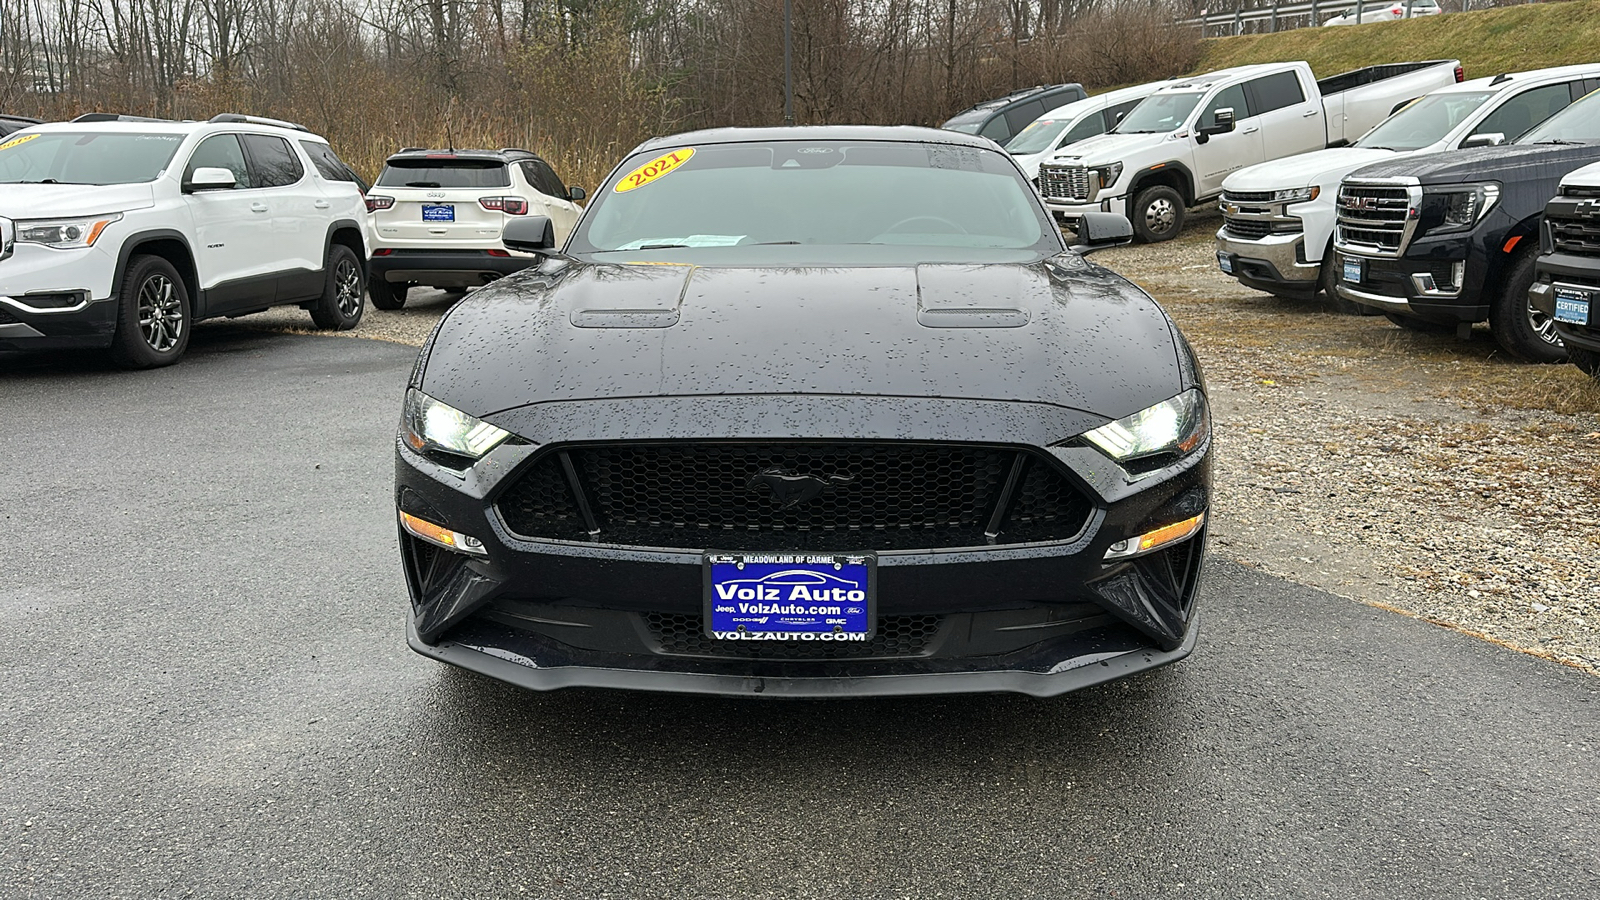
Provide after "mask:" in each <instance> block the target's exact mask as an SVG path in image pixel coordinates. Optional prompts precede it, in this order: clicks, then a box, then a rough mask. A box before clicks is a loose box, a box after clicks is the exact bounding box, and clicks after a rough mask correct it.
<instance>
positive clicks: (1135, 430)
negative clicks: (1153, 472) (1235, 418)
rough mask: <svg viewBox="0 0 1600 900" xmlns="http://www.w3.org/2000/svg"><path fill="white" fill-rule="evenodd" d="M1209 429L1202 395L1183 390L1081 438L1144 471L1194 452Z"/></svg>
mask: <svg viewBox="0 0 1600 900" xmlns="http://www.w3.org/2000/svg"><path fill="white" fill-rule="evenodd" d="M1210 430H1211V419H1210V415H1209V413H1208V411H1207V409H1206V398H1205V395H1204V394H1202V393H1200V392H1199V391H1198V390H1187V391H1184V392H1183V393H1181V394H1179V395H1178V396H1176V397H1173V398H1172V399H1170V400H1163V401H1161V402H1160V403H1157V404H1156V405H1154V406H1150V407H1146V408H1145V409H1141V410H1139V411H1138V412H1136V413H1134V414H1133V415H1130V416H1123V417H1122V418H1120V419H1118V420H1116V421H1115V422H1109V423H1107V424H1105V425H1101V426H1100V427H1099V428H1096V429H1094V430H1093V431H1088V432H1085V433H1084V435H1083V437H1084V440H1087V441H1088V442H1089V443H1090V444H1093V445H1094V446H1095V447H1098V448H1099V449H1100V451H1101V452H1103V453H1104V454H1105V455H1107V456H1109V457H1111V458H1112V459H1114V460H1116V461H1117V462H1119V463H1122V464H1123V465H1124V466H1125V467H1127V466H1128V464H1130V463H1137V462H1139V461H1144V463H1145V464H1144V465H1137V466H1134V467H1133V468H1135V469H1139V470H1146V471H1148V470H1149V469H1151V468H1154V467H1157V466H1159V465H1164V464H1165V463H1167V462H1172V461H1175V460H1177V459H1179V458H1182V457H1184V456H1187V455H1189V454H1190V453H1192V452H1194V451H1195V450H1196V449H1197V448H1199V447H1200V445H1201V444H1203V443H1204V442H1205V438H1206V435H1207V434H1208V433H1210Z"/></svg>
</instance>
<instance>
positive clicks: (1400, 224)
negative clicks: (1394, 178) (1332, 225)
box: [1339, 184, 1411, 256]
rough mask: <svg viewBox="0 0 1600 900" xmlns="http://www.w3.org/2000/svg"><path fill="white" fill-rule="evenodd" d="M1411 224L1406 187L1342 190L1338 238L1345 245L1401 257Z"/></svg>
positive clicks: (1359, 186) (1358, 186) (1353, 186)
mask: <svg viewBox="0 0 1600 900" xmlns="http://www.w3.org/2000/svg"><path fill="white" fill-rule="evenodd" d="M1410 224H1411V192H1410V191H1409V190H1408V189H1406V188H1404V187H1390V186H1381V185H1367V184H1345V185H1344V186H1343V187H1341V188H1340V189H1339V237H1340V240H1341V241H1342V242H1343V243H1344V244H1346V245H1351V246H1353V248H1355V249H1363V250H1368V251H1371V252H1373V253H1375V254H1376V255H1378V256H1399V255H1400V253H1401V251H1403V250H1404V249H1405V244H1406V239H1407V237H1408V236H1409V234H1410V227H1409V226H1410Z"/></svg>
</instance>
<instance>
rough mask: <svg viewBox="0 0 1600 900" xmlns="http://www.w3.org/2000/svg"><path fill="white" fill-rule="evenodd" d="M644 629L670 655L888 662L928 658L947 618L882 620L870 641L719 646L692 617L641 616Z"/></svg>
mask: <svg viewBox="0 0 1600 900" xmlns="http://www.w3.org/2000/svg"><path fill="white" fill-rule="evenodd" d="M640 618H642V619H643V620H644V624H645V627H646V628H647V629H649V631H650V636H651V637H652V638H654V639H655V641H656V644H657V646H658V647H659V648H660V652H661V653H663V654H665V655H667V656H712V657H720V658H723V659H728V658H733V659H886V658H893V657H908V656H926V655H927V654H928V652H929V647H930V645H931V644H932V643H933V639H934V638H935V637H936V636H937V635H938V634H939V628H940V626H941V625H942V624H943V622H944V617H943V616H883V617H881V618H879V619H878V627H877V630H876V631H875V632H874V633H873V635H872V639H871V640H867V641H719V640H716V639H714V638H712V637H709V636H707V634H706V630H705V629H706V625H705V618H704V617H703V616H699V615H691V614H688V613H661V612H650V613H642V614H641V615H640Z"/></svg>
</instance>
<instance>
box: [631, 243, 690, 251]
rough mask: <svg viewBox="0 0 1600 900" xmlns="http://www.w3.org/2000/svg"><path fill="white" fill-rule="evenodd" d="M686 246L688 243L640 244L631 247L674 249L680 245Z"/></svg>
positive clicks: (640, 248)
mask: <svg viewBox="0 0 1600 900" xmlns="http://www.w3.org/2000/svg"><path fill="white" fill-rule="evenodd" d="M687 246H689V245H688V244H640V245H639V246H637V247H635V248H633V249H635V250H676V249H678V248H680V247H687Z"/></svg>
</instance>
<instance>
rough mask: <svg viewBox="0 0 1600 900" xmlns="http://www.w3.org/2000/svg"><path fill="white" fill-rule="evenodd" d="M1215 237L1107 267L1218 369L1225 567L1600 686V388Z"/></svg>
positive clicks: (382, 334)
mask: <svg viewBox="0 0 1600 900" xmlns="http://www.w3.org/2000/svg"><path fill="white" fill-rule="evenodd" d="M1218 224H1219V219H1218V218H1217V217H1216V216H1215V214H1214V213H1197V214H1195V215H1194V216H1193V217H1192V218H1191V224H1190V225H1189V227H1188V228H1187V229H1186V231H1185V233H1184V234H1183V236H1182V237H1180V238H1179V239H1178V240H1176V241H1173V242H1170V243H1167V244H1159V245H1153V246H1133V247H1127V248H1119V249H1117V250H1111V251H1106V252H1103V253H1101V254H1099V255H1097V256H1096V257H1095V260H1096V261H1097V262H1099V263H1101V264H1103V265H1106V266H1109V267H1110V268H1112V269H1115V270H1116V271H1118V272H1121V273H1122V274H1124V275H1126V276H1127V277H1129V278H1131V279H1133V280H1134V281H1136V282H1138V283H1139V284H1141V285H1142V286H1144V287H1145V288H1146V290H1148V291H1150V293H1151V294H1152V295H1153V296H1155V297H1156V299H1158V300H1160V301H1161V302H1162V303H1163V304H1164V305H1165V306H1166V307H1167V308H1168V309H1169V310H1170V311H1171V312H1172V314H1173V316H1174V318H1176V319H1177V321H1178V323H1179V324H1180V326H1182V328H1183V329H1184V332H1185V334H1186V335H1187V336H1188V337H1189V339H1190V341H1191V342H1192V343H1193V344H1194V346H1195V348H1196V350H1197V351H1198V352H1199V354H1200V358H1201V359H1202V361H1203V362H1204V364H1205V366H1206V374H1207V378H1208V380H1209V386H1210V390H1211V395H1212V400H1213V406H1214V411H1215V421H1216V431H1217V440H1218V445H1219V452H1218V454H1217V466H1218V469H1217V476H1218V478H1217V481H1218V490H1219V493H1218V499H1217V505H1216V513H1215V520H1214V521H1215V530H1214V532H1213V534H1214V536H1215V540H1214V542H1213V545H1212V549H1213V551H1214V552H1216V553H1220V554H1223V555H1225V556H1227V557H1230V558H1233V559H1235V560H1238V561H1240V562H1243V563H1245V564H1247V565H1252V566H1257V567H1260V568H1262V569H1264V570H1266V571H1269V572H1271V573H1273V574H1277V575H1281V576H1285V577H1288V578H1290V579H1293V580H1295V581H1299V582H1301V583H1304V584H1308V585H1312V586H1315V587H1319V588H1322V589H1324V590H1327V591H1329V592H1331V593H1335V594H1339V595H1341V596H1345V597H1349V598H1352V599H1355V600H1358V601H1361V602H1364V603H1369V604H1373V605H1377V606H1383V607H1386V608H1391V609H1394V610H1396V611H1399V612H1403V613H1405V614H1407V615H1412V616H1417V617H1421V618H1424V619H1428V620H1430V621H1433V622H1436V623H1438V624H1440V625H1444V626H1448V627H1451V628H1455V629H1459V630H1463V631H1467V632H1470V633H1475V634H1478V635H1479V636H1482V637H1484V638H1486V639H1489V640H1492V641H1496V642H1500V643H1504V644H1506V645H1509V646H1511V647H1515V648H1517V649H1520V650H1524V651H1526V652H1529V653H1534V654H1537V655H1540V656H1545V657H1548V658H1551V659H1555V660H1559V661H1561V662H1564V663H1567V664H1569V665H1573V666H1577V667H1580V668H1584V669H1587V670H1588V671H1590V672H1594V673H1597V674H1600V565H1597V559H1600V388H1596V386H1595V385H1594V384H1593V383H1591V382H1590V380H1589V379H1587V378H1586V377H1585V376H1583V375H1582V374H1581V373H1580V372H1579V371H1578V370H1577V369H1576V368H1575V367H1573V366H1568V365H1562V366H1526V365H1521V364H1518V363H1515V362H1511V361H1507V360H1506V359H1504V358H1503V355H1502V354H1500V352H1499V350H1498V348H1497V347H1496V345H1495V344H1494V341H1493V340H1492V339H1491V338H1490V336H1489V334H1488V333H1487V332H1486V331H1483V330H1482V329H1480V330H1479V331H1478V332H1477V333H1476V334H1475V335H1474V337H1473V339H1472V340H1470V341H1458V340H1456V339H1454V338H1451V337H1438V336H1431V335H1417V334H1412V333H1409V332H1405V331H1401V330H1400V329H1398V328H1395V327H1394V326H1393V325H1390V324H1389V322H1388V321H1386V320H1385V319H1383V318H1381V317H1357V316H1342V315H1338V314H1336V313H1334V312H1333V311H1332V310H1331V307H1329V306H1328V305H1326V303H1325V302H1324V301H1322V300H1321V299H1320V298H1319V299H1318V300H1317V301H1314V302H1291V301H1284V300H1279V299H1276V298H1273V297H1270V296H1268V295H1265V294H1261V293H1258V292H1255V291H1251V290H1249V289H1246V288H1243V287H1241V286H1240V285H1239V284H1238V283H1237V282H1235V281H1233V280H1232V279H1231V278H1228V277H1226V276H1224V275H1222V274H1221V273H1220V272H1218V271H1217V270H1216V265H1215V263H1214V262H1213V260H1212V256H1211V253H1212V238H1211V236H1212V234H1213V232H1214V231H1215V229H1216V227H1217V225H1218ZM449 305H450V300H449V299H447V298H446V297H445V295H444V294H442V293H440V292H437V291H428V292H420V291H419V292H416V293H415V294H414V295H413V299H412V302H411V303H410V304H409V305H408V306H407V308H406V309H404V310H401V311H399V312H381V311H378V310H373V309H368V311H367V314H366V318H365V320H364V321H363V323H362V325H361V327H360V328H359V329H357V330H356V331H354V332H350V333H349V334H350V336H354V337H364V338H375V339H380V340H389V341H396V342H400V343H407V344H420V343H421V342H422V340H423V339H424V338H426V336H427V334H428V332H429V331H430V330H431V329H432V327H433V324H434V322H435V321H437V318H438V316H439V314H440V313H441V312H443V311H444V310H445V309H448V308H449ZM242 322H244V323H247V324H250V325H252V326H256V327H262V328H270V329H273V330H291V331H298V330H301V329H303V328H305V326H306V325H308V324H309V323H308V322H307V320H306V317H305V314H304V313H302V312H300V311H298V310H292V309H291V310H279V311H273V312H269V313H263V314H261V315H259V316H254V317H250V318H248V319H245V320H242ZM202 327H206V326H202Z"/></svg>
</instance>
